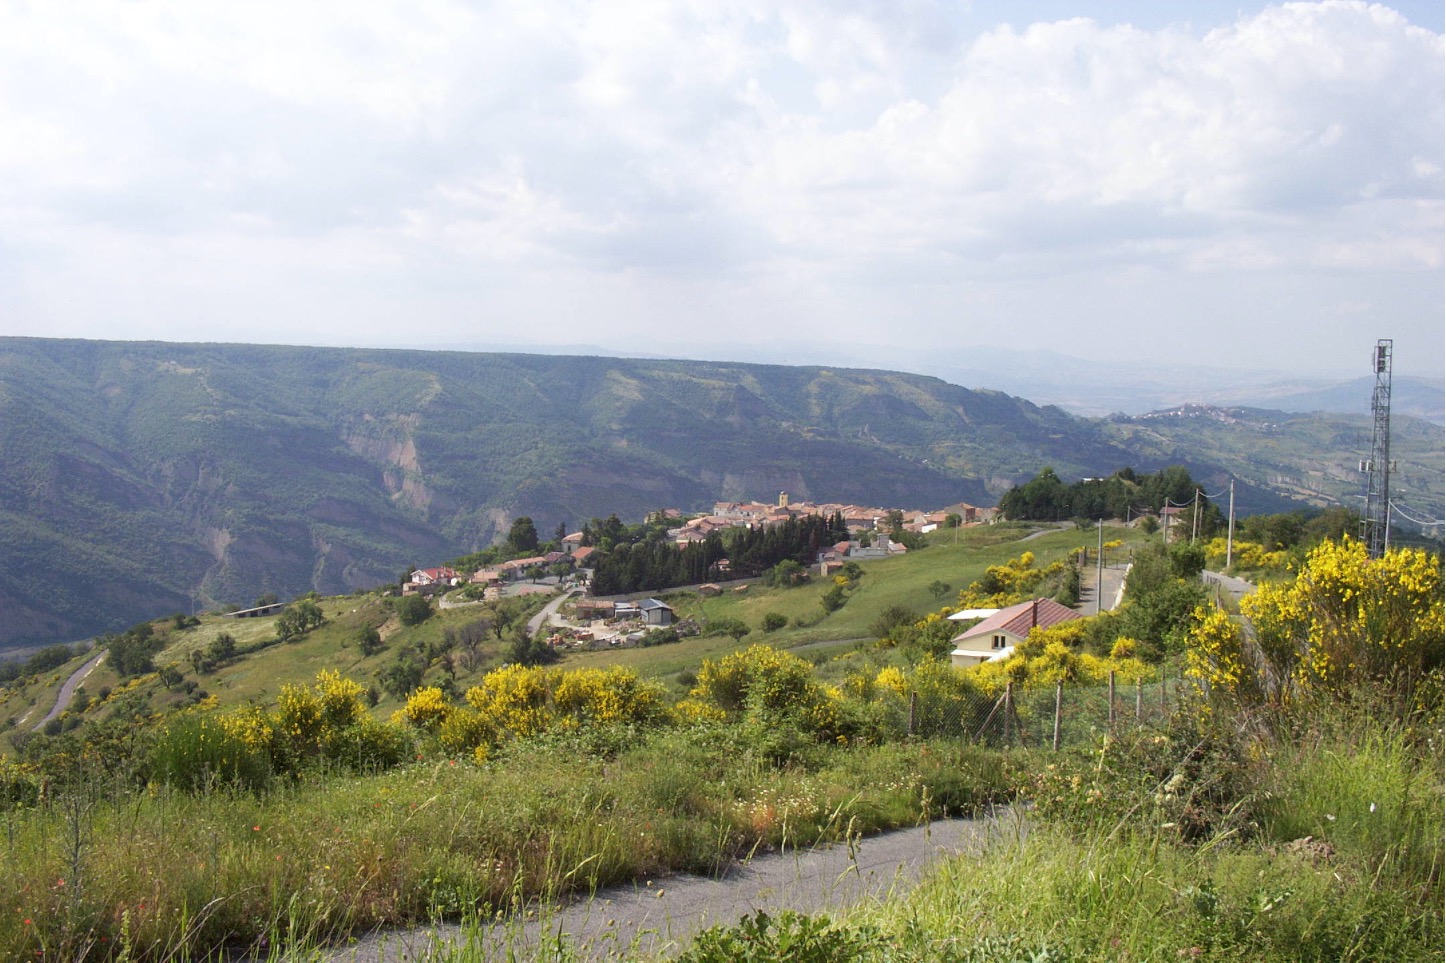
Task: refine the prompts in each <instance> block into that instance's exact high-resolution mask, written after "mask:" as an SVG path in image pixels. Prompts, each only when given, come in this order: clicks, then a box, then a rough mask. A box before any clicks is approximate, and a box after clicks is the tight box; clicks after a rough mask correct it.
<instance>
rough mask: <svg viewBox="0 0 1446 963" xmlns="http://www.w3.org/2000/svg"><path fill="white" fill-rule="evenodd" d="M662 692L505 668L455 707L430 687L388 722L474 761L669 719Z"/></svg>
mask: <svg viewBox="0 0 1446 963" xmlns="http://www.w3.org/2000/svg"><path fill="white" fill-rule="evenodd" d="M663 695H664V690H663V687H662V686H661V685H659V684H658V683H655V682H646V681H643V680H641V679H639V678H638V676H637V673H635V672H633V671H632V670H631V669H625V668H622V667H620V666H615V667H613V668H609V669H574V670H570V671H564V670H562V669H555V668H545V667H542V666H524V665H517V664H514V665H509V666H504V667H503V668H501V669H496V670H494V671H492V672H489V673H487V675H485V676H484V677H483V678H482V682H481V684H480V685H476V686H473V687H472V688H471V689H468V690H467V693H466V695H465V696H464V698H465V699H466V701H467V704H466V705H465V706H455V705H452V704H451V703H449V702H448V701H447V700H446V697H445V696H444V695H443V694H442V691H441V690H440V689H438V688H435V687H427V688H422V689H418V690H416V691H415V692H414V693H412V695H411V697H410V698H409V699H408V700H407V703H406V705H405V706H404V707H403V708H401V709H399V710H397V712H396V713H395V715H394V716H393V720H394V721H395V722H397V723H399V724H401V723H405V724H409V725H412V726H414V727H416V728H419V729H423V730H425V731H427V732H431V733H434V734H435V735H436V736H437V740H438V742H440V743H441V745H442V747H443V748H445V749H447V750H448V751H450V752H472V753H473V754H474V756H475V757H476V758H477V759H478V760H479V761H480V760H482V759H485V758H486V756H487V752H488V747H489V746H494V745H497V744H498V743H500V742H501V741H503V740H504V739H509V738H511V739H519V738H527V737H529V736H536V735H540V734H542V733H544V732H555V731H567V730H577V729H581V728H585V727H589V726H611V725H617V724H621V723H636V724H640V725H652V724H656V723H659V722H662V721H664V720H665V719H666V718H667V715H668V713H667V707H666V706H665V704H664V701H663Z"/></svg>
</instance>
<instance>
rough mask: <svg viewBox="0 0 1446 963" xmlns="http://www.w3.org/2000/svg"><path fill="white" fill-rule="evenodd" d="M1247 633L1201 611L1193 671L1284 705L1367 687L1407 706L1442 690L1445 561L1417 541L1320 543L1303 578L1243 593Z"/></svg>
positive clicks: (1238, 696) (1238, 692) (1218, 690)
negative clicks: (1387, 546)
mask: <svg viewBox="0 0 1446 963" xmlns="http://www.w3.org/2000/svg"><path fill="white" fill-rule="evenodd" d="M1240 608H1241V611H1242V612H1243V613H1244V615H1245V616H1246V618H1248V619H1249V620H1250V622H1251V624H1252V626H1253V629H1254V632H1253V637H1248V636H1246V635H1245V633H1243V632H1242V630H1241V629H1240V627H1239V626H1237V625H1235V624H1234V623H1233V622H1232V621H1231V620H1230V619H1229V618H1228V617H1227V616H1225V615H1223V614H1221V613H1216V612H1210V611H1205V610H1200V611H1197V613H1196V617H1195V623H1194V626H1193V628H1192V629H1191V632H1190V634H1189V639H1188V643H1189V649H1188V652H1187V657H1188V660H1189V671H1190V674H1191V675H1193V676H1194V677H1195V678H1196V679H1198V680H1200V681H1201V682H1202V683H1204V684H1205V686H1206V687H1207V688H1208V689H1209V690H1210V691H1211V692H1212V693H1215V694H1217V695H1221V696H1228V697H1230V698H1233V699H1235V700H1238V701H1240V702H1243V703H1256V702H1267V703H1271V704H1276V705H1283V704H1285V703H1287V702H1289V701H1291V699H1292V698H1293V697H1295V696H1297V695H1325V696H1330V697H1333V698H1339V697H1343V696H1348V695H1350V694H1352V693H1353V692H1354V691H1357V690H1358V689H1360V688H1362V687H1369V689H1370V691H1371V692H1372V693H1373V697H1374V698H1379V697H1382V696H1384V697H1386V698H1387V699H1388V700H1392V701H1394V702H1395V704H1396V706H1397V707H1401V708H1404V707H1405V706H1407V705H1409V704H1410V703H1411V700H1413V699H1414V698H1416V696H1417V695H1418V694H1420V693H1421V692H1423V691H1426V690H1434V691H1435V692H1436V695H1437V696H1438V697H1439V695H1440V685H1439V683H1433V682H1432V681H1431V680H1433V679H1438V678H1439V674H1440V672H1441V668H1442V656H1443V652H1442V645H1441V639H1442V634H1443V611H1442V610H1443V604H1442V577H1441V560H1440V559H1439V558H1437V557H1436V556H1433V555H1429V554H1427V553H1426V552H1424V551H1421V550H1419V549H1401V550H1397V551H1392V552H1387V553H1386V554H1385V555H1383V556H1382V557H1381V558H1379V559H1371V558H1370V557H1368V555H1367V553H1366V549H1365V546H1364V545H1362V544H1361V543H1360V542H1358V541H1355V540H1353V539H1350V538H1346V539H1343V540H1342V541H1341V542H1330V541H1327V542H1322V543H1321V544H1320V545H1318V546H1317V547H1316V548H1315V549H1313V550H1312V551H1311V552H1310V554H1309V555H1308V556H1307V557H1306V559H1305V562H1304V564H1303V565H1302V566H1301V570H1300V572H1299V573H1298V574H1297V576H1296V577H1295V578H1294V579H1292V580H1289V581H1285V582H1280V583H1274V584H1267V585H1263V586H1261V587H1260V589H1258V590H1257V591H1256V592H1255V593H1254V594H1253V595H1249V596H1247V597H1246V598H1245V599H1243V600H1242V601H1241V605H1240Z"/></svg>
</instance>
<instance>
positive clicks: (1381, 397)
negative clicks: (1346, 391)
mask: <svg viewBox="0 0 1446 963" xmlns="http://www.w3.org/2000/svg"><path fill="white" fill-rule="evenodd" d="M1391 344H1392V342H1391V339H1390V338H1382V339H1381V340H1379V341H1377V342H1376V351H1375V354H1374V356H1373V357H1372V361H1371V367H1372V369H1373V370H1374V371H1375V375H1376V387H1375V389H1374V390H1373V391H1372V392H1371V420H1372V422H1373V423H1374V426H1375V427H1374V429H1373V431H1372V433H1371V457H1370V460H1369V461H1363V462H1361V472H1362V473H1363V474H1364V475H1365V476H1366V511H1365V515H1364V516H1363V517H1362V518H1361V541H1363V542H1365V543H1366V552H1367V554H1369V555H1370V557H1371V558H1380V557H1381V555H1382V554H1384V553H1385V552H1386V551H1387V550H1388V549H1389V548H1390V547H1391V517H1390V511H1391V509H1390V505H1391V472H1392V471H1393V470H1394V469H1395V467H1396V466H1395V463H1394V462H1392V461H1391Z"/></svg>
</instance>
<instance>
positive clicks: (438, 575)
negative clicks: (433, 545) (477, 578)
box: [411, 565, 462, 586]
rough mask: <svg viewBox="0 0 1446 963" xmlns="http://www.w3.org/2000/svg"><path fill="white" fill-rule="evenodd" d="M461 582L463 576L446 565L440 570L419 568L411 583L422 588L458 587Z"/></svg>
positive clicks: (414, 573)
mask: <svg viewBox="0 0 1446 963" xmlns="http://www.w3.org/2000/svg"><path fill="white" fill-rule="evenodd" d="M461 580H462V576H460V575H458V574H457V571H456V570H455V569H451V568H448V567H447V566H445V565H443V566H442V567H440V568H419V569H417V570H416V571H415V572H413V573H412V576H411V583H412V584H413V585H421V586H434V585H456V584H458V583H459V582H461Z"/></svg>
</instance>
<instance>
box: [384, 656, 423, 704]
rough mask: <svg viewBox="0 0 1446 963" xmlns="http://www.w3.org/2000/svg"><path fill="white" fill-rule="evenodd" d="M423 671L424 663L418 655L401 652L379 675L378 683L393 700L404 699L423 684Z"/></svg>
mask: <svg viewBox="0 0 1446 963" xmlns="http://www.w3.org/2000/svg"><path fill="white" fill-rule="evenodd" d="M423 671H424V670H423V667H422V662H421V659H420V657H419V656H418V654H417V653H414V652H400V653H398V654H397V657H396V659H394V660H393V661H391V662H390V663H388V664H387V666H386V668H384V669H382V670H381V671H380V672H379V673H377V681H378V682H380V683H381V685H382V688H383V689H385V690H386V691H387V692H388V693H390V694H391V696H392V697H393V698H395V699H403V698H406V696H407V694H408V693H410V692H411V691H412V690H414V689H416V688H417V687H418V686H419V685H421V684H422V675H423Z"/></svg>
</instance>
